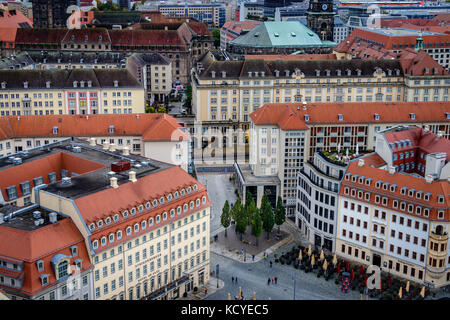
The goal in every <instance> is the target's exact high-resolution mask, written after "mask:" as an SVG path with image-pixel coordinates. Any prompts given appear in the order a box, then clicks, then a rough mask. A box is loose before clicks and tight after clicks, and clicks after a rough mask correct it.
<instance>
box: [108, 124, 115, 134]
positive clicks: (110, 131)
mask: <svg viewBox="0 0 450 320" xmlns="http://www.w3.org/2000/svg"><path fill="white" fill-rule="evenodd" d="M109 133H114V126H113V125H110V126H109Z"/></svg>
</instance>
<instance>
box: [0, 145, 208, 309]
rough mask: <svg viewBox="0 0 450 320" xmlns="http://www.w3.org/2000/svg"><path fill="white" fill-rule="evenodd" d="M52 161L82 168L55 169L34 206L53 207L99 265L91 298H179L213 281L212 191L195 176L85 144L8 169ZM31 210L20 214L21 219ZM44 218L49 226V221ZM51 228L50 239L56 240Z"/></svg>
mask: <svg viewBox="0 0 450 320" xmlns="http://www.w3.org/2000/svg"><path fill="white" fill-rule="evenodd" d="M16 156H17V157H19V156H21V154H16ZM22 156H23V155H22ZM52 156H57V157H63V158H64V159H65V160H67V161H68V162H70V163H71V165H72V167H71V168H70V170H76V171H74V172H71V171H70V170H69V169H68V168H67V169H66V168H64V169H61V171H56V172H54V175H53V180H50V181H49V182H47V181H44V177H40V178H41V179H40V180H39V181H37V182H36V181H35V182H34V187H33V189H32V202H33V204H32V206H33V207H37V206H40V207H41V208H46V210H47V211H46V212H45V215H46V213H47V212H50V213H49V216H52V217H53V218H49V219H50V221H51V219H58V223H59V225H61V222H60V221H59V220H60V219H63V217H64V219H66V220H68V221H69V222H71V223H72V224H73V226H74V227H75V230H77V232H78V235H80V237H79V238H80V241H81V242H80V245H81V244H82V245H83V246H84V247H85V248H86V254H87V255H86V257H87V259H88V262H90V263H91V264H92V265H93V270H92V271H91V277H92V278H91V280H92V282H90V288H91V289H90V290H91V291H90V292H91V293H92V295H91V296H89V297H88V298H89V299H99V300H106V299H111V300H114V299H117V300H119V299H121V300H137V299H148V300H153V299H175V298H177V297H180V296H181V295H182V294H183V293H184V292H189V291H192V290H193V289H194V287H198V286H201V285H203V284H206V283H207V282H208V281H209V241H207V240H209V221H210V216H209V214H210V213H209V207H210V203H209V201H208V199H207V195H206V188H205V187H204V186H202V185H201V184H200V183H198V181H196V180H195V179H194V178H192V176H190V175H189V174H188V173H186V172H185V171H184V170H182V169H181V168H179V167H177V166H173V165H170V164H168V163H165V162H160V161H157V160H154V159H148V158H144V157H141V156H138V155H132V154H127V153H126V152H125V153H123V152H119V151H112V150H108V149H105V148H104V146H103V148H102V147H98V146H92V145H91V144H90V143H88V142H84V141H81V140H78V139H66V140H65V141H61V142H60V143H57V144H54V145H50V146H47V149H45V150H42V149H35V150H30V151H29V153H28V154H27V156H26V157H23V158H22V161H23V163H22V164H21V165H18V164H16V165H14V164H9V167H10V168H11V167H12V168H14V169H16V172H22V171H23V170H22V167H21V166H24V165H27V164H29V165H32V166H33V167H34V168H31V169H30V168H29V171H30V173H31V174H33V173H32V172H33V170H36V169H38V167H39V166H40V164H39V163H36V161H40V160H42V161H44V162H52V160H51V159H49V157H52ZM2 161H5V160H2ZM35 174H39V172H36V173H35ZM25 208H26V209H29V208H31V207H30V206H28V207H25ZM24 210H25V209H24ZM24 210H22V211H19V212H16V213H15V214H14V216H16V217H18V219H20V218H21V217H22V214H23V212H24ZM33 214H34V212H33ZM9 219H10V216H7V220H8V223H9ZM42 219H43V220H44V224H45V222H46V220H47V218H46V216H44V217H43V218H42ZM31 222H33V221H31ZM44 227H45V225H44V226H43V228H44ZM48 229H49V230H48V231H49V232H51V233H52V235H51V237H49V239H52V237H54V236H56V235H57V234H54V233H53V230H54V229H52V228H48ZM20 243H21V242H17V246H19V245H20ZM36 244H37V243H36ZM64 254H65V255H64ZM64 254H61V255H59V254H57V255H56V257H57V258H54V259H53V258H52V259H53V260H52V262H53V263H57V266H59V264H60V263H62V262H61V261H62V260H61V259H66V260H67V258H68V257H70V256H68V254H67V253H64ZM2 255H3V253H2ZM71 256H74V254H73V253H72V254H71ZM83 265H84V264H83ZM33 267H35V266H34V265H33ZM59 269H60V268H57V269H56V270H59ZM38 278H39V276H38ZM44 299H51V296H50V295H45V296H44Z"/></svg>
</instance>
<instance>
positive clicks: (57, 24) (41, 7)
mask: <svg viewBox="0 0 450 320" xmlns="http://www.w3.org/2000/svg"><path fill="white" fill-rule="evenodd" d="M32 2H33V24H34V27H35V28H61V27H62V28H64V27H66V21H67V18H68V17H69V14H68V13H67V8H68V7H69V6H70V5H76V4H77V1H76V0H58V1H54V0H32Z"/></svg>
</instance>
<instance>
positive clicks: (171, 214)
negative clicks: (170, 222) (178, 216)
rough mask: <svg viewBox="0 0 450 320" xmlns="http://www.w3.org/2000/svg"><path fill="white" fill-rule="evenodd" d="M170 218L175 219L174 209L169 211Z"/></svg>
mask: <svg viewBox="0 0 450 320" xmlns="http://www.w3.org/2000/svg"><path fill="white" fill-rule="evenodd" d="M170 217H171V218H173V217H175V210H174V209H170Z"/></svg>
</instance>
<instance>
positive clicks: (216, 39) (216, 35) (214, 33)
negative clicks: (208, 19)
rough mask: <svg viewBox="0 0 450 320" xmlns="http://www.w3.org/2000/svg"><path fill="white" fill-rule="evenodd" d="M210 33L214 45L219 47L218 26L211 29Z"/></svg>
mask: <svg viewBox="0 0 450 320" xmlns="http://www.w3.org/2000/svg"><path fill="white" fill-rule="evenodd" d="M212 35H213V38H214V47H216V48H218V47H220V29H219V28H215V29H213V30H212Z"/></svg>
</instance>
